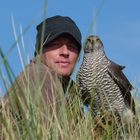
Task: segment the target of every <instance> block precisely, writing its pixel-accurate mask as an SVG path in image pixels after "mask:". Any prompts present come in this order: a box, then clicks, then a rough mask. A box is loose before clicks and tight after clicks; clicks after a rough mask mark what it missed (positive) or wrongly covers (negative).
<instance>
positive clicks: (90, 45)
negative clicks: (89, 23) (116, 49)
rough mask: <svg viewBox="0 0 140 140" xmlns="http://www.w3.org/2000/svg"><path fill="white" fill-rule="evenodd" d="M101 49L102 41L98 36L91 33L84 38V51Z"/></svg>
mask: <svg viewBox="0 0 140 140" xmlns="http://www.w3.org/2000/svg"><path fill="white" fill-rule="evenodd" d="M99 50H103V43H102V41H101V40H100V38H99V37H98V36H94V35H91V36H89V37H88V38H87V39H86V44H85V48H84V53H92V52H95V51H99Z"/></svg>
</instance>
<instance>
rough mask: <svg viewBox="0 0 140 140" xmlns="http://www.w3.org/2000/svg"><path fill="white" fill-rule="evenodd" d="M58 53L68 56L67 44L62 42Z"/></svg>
mask: <svg viewBox="0 0 140 140" xmlns="http://www.w3.org/2000/svg"><path fill="white" fill-rule="evenodd" d="M60 54H61V55H65V56H69V49H68V46H67V45H66V44H63V46H62V47H61V49H60Z"/></svg>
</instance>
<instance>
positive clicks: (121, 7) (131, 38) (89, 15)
mask: <svg viewBox="0 0 140 140" xmlns="http://www.w3.org/2000/svg"><path fill="white" fill-rule="evenodd" d="M139 5H140V1H139V0H133V1H132V0H117V1H113V0H48V1H45V0H38V1H34V0H24V1H19V0H12V1H9V0H4V1H1V4H0V17H1V22H0V47H1V49H2V50H3V52H4V54H5V55H6V56H7V59H8V61H9V63H10V65H11V67H12V69H13V71H14V73H15V75H18V74H19V73H20V72H21V70H22V65H21V61H20V57H19V53H18V48H17V46H15V47H14V48H13V49H12V51H10V54H9V53H8V51H9V49H10V48H11V47H12V46H13V44H14V43H15V37H14V32H15V31H14V30H16V35H17V36H19V35H20V34H21V32H20V29H21V28H22V30H23V31H24V30H25V29H26V28H27V27H29V28H28V29H27V30H26V32H25V34H24V37H23V38H24V48H25V52H26V57H28V58H29V59H30V58H32V57H33V52H34V45H35V38H36V25H37V24H39V23H40V22H41V21H42V20H43V18H44V17H50V16H53V15H65V16H69V17H71V18H72V19H73V20H74V21H75V22H76V24H77V25H78V27H79V28H80V30H81V33H82V35H83V38H82V41H83V42H84V40H85V38H86V36H87V35H89V34H97V35H98V36H100V38H101V39H102V41H103V43H104V47H105V51H106V54H107V55H108V57H109V58H110V59H112V60H113V61H115V62H116V63H119V64H122V65H125V66H126V69H125V70H124V72H125V74H126V76H127V77H128V79H129V80H130V81H131V82H132V83H134V84H136V85H138V86H139V85H140V62H139V61H140V14H139V13H140V8H139ZM44 9H46V11H45V10H44ZM44 13H45V14H44ZM21 44H23V43H21V42H19V48H20V50H21V48H22V45H21ZM1 62H2V61H1V58H0V69H2V70H3V65H2V63H1ZM25 63H28V61H26V62H25ZM3 71H4V70H3ZM2 91H4V89H3V86H2V82H1V79H0V92H1V93H2ZM1 93H0V94H1Z"/></svg>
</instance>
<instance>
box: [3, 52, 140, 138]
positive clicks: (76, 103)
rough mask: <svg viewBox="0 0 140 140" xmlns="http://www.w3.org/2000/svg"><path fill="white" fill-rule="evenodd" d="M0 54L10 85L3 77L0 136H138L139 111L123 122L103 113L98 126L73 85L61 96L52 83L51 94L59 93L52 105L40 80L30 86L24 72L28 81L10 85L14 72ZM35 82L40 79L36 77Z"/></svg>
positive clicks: (60, 92)
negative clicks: (44, 93) (102, 122)
mask: <svg viewBox="0 0 140 140" xmlns="http://www.w3.org/2000/svg"><path fill="white" fill-rule="evenodd" d="M0 54H1V57H2V59H3V64H4V66H5V68H6V71H7V75H8V78H9V81H11V85H12V89H8V88H7V84H6V83H5V82H6V81H5V80H4V79H3V83H5V84H4V85H5V88H7V97H8V100H7V99H2V100H1V104H0V105H1V107H0V109H1V110H0V125H1V130H0V135H1V139H5V140H15V139H16V140H25V139H27V140H32V139H34V140H35V139H37V140H40V139H42V140H47V139H48V140H49V139H51V140H53V139H54V140H57V139H62V140H75V139H77V140H85V139H88V140H90V139H91V140H93V139H103V140H112V139H130V140H131V139H133V140H138V139H139V137H140V134H139V133H140V126H139V121H140V114H139V113H137V116H136V117H137V119H134V120H129V119H128V120H129V121H124V120H123V118H122V120H121V123H118V122H116V120H115V119H114V120H112V123H111V124H110V123H109V117H108V116H104V124H105V125H106V126H105V128H102V127H101V126H100V122H101V120H98V121H97V120H95V118H93V117H92V113H91V112H90V111H89V112H85V113H84V112H83V104H82V102H81V99H80V98H79V94H80V92H79V91H78V90H77V87H76V86H75V85H74V86H72V87H71V88H69V90H68V91H67V92H68V94H67V95H64V93H63V91H62V89H61V88H60V86H58V85H57V82H56V89H57V91H54V95H55V97H57V96H59V98H57V100H54V101H53V104H52V103H50V104H46V103H45V102H44V99H43V97H42V93H41V85H42V82H43V81H44V80H42V81H41V83H39V82H37V85H34V87H33V86H30V82H31V81H29V80H30V79H29V75H28V73H24V74H25V77H26V80H27V81H28V84H27V83H22V84H21V83H18V81H15V83H14V84H13V83H12V76H14V73H13V71H12V69H11V68H10V66H9V63H8V61H7V60H6V58H5V56H4V54H3V52H2V50H0ZM38 68H39V64H38ZM1 76H2V75H1ZM36 77H38V76H36ZM1 78H2V77H1ZM36 81H40V80H38V79H36ZM46 84H49V82H48V83H46ZM32 88H34V90H32ZM32 92H34V93H32ZM136 106H137V104H136ZM120 124H121V125H120Z"/></svg>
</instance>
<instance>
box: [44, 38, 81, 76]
mask: <svg viewBox="0 0 140 140" xmlns="http://www.w3.org/2000/svg"><path fill="white" fill-rule="evenodd" d="M78 54H79V50H78V46H77V43H76V42H75V40H74V39H73V38H72V37H70V36H59V37H58V38H56V39H54V40H53V41H52V42H50V43H48V44H47V46H44V49H43V56H44V58H45V63H46V65H47V66H48V67H49V68H51V69H53V70H54V71H56V72H57V73H58V74H60V75H62V76H70V74H71V73H72V71H73V68H74V66H75V64H76V60H77V58H78Z"/></svg>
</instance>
